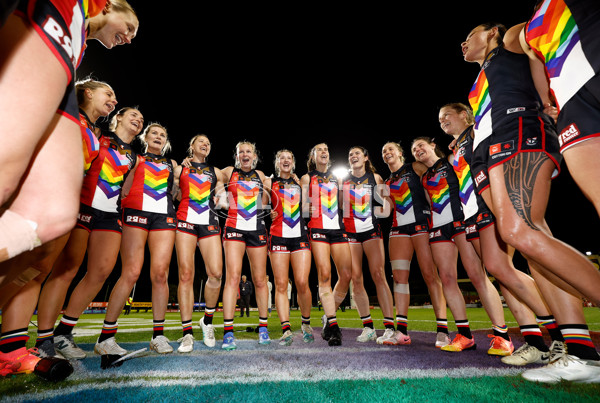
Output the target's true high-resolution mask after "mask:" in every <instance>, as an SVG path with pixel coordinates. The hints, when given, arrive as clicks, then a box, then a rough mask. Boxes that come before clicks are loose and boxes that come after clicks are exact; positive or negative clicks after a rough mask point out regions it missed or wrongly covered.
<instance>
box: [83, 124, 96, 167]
mask: <svg viewBox="0 0 600 403" xmlns="http://www.w3.org/2000/svg"><path fill="white" fill-rule="evenodd" d="M81 136H82V137H83V173H84V174H85V173H86V172H87V171H88V170H89V169H90V166H91V165H92V161H94V159H96V157H97V156H98V153H99V152H100V141H98V138H97V137H96V135H94V133H93V132H92V131H91V130H90V129H89V128H87V127H86V128H85V130H83V131H82V133H81Z"/></svg>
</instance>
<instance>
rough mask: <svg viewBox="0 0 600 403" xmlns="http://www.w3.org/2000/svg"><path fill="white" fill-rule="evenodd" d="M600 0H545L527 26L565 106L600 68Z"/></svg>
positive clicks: (529, 40) (531, 42) (532, 44)
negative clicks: (599, 0)
mask: <svg viewBox="0 0 600 403" xmlns="http://www.w3.org/2000/svg"><path fill="white" fill-rule="evenodd" d="M599 32H600V3H599V2H598V1H597V0H579V1H572V0H566V1H565V0H545V1H544V2H543V3H542V4H541V6H540V8H539V9H538V10H537V11H536V12H535V14H534V15H533V17H532V18H531V20H530V21H529V22H528V23H527V25H526V28H525V38H526V40H527V43H528V44H529V46H530V47H531V49H533V50H534V51H535V53H536V54H537V55H538V56H539V57H540V58H541V59H542V61H543V62H544V63H545V65H546V73H547V75H548V78H549V79H550V87H551V88H552V91H553V92H554V95H555V96H556V100H557V104H558V106H559V107H562V106H563V105H565V104H566V103H567V101H568V100H569V99H571V97H572V96H573V95H575V94H576V93H577V91H579V89H580V88H581V87H583V85H584V84H585V83H586V82H587V81H588V80H589V79H590V78H592V77H593V76H594V75H596V74H597V73H598V72H599V71H600V35H599Z"/></svg>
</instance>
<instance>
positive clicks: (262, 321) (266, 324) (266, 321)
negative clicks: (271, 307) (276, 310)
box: [258, 317, 269, 327]
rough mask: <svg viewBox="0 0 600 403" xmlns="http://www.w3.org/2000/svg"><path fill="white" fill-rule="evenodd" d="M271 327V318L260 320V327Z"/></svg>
mask: <svg viewBox="0 0 600 403" xmlns="http://www.w3.org/2000/svg"><path fill="white" fill-rule="evenodd" d="M268 325H269V318H261V317H259V318H258V327H267V326H268Z"/></svg>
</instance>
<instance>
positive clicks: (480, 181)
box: [469, 137, 490, 194]
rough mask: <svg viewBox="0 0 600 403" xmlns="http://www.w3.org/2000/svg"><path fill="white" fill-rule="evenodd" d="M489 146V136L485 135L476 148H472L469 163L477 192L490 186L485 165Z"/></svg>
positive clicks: (479, 192)
mask: <svg viewBox="0 0 600 403" xmlns="http://www.w3.org/2000/svg"><path fill="white" fill-rule="evenodd" d="M489 148H490V137H487V138H486V139H484V140H483V141H482V142H481V143H480V144H479V145H478V146H477V148H476V149H474V150H473V155H472V156H471V163H470V164H469V167H470V169H471V175H472V177H473V183H475V190H476V191H477V193H478V194H481V192H483V191H484V190H485V189H486V188H488V187H489V186H490V177H489V174H488V165H487V164H488V161H487V157H488V152H489Z"/></svg>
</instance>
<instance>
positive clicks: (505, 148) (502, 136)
mask: <svg viewBox="0 0 600 403" xmlns="http://www.w3.org/2000/svg"><path fill="white" fill-rule="evenodd" d="M477 148H479V147H477ZM488 151H489V153H488V156H487V162H488V164H487V166H488V170H490V169H492V168H493V167H495V166H497V165H500V164H502V163H505V162H506V161H508V160H509V159H511V158H512V157H514V156H515V155H517V154H519V153H522V152H543V153H545V154H546V155H547V156H548V157H549V158H550V159H551V160H552V162H554V165H555V166H556V171H555V173H554V174H553V175H552V177H555V176H556V175H558V173H559V171H560V162H561V161H562V157H561V155H560V152H559V146H558V135H557V133H556V126H555V125H554V123H553V122H552V121H551V119H550V117H549V116H547V115H544V114H542V115H540V116H520V117H518V118H516V119H512V120H510V122H508V123H507V124H505V125H504V126H503V127H502V128H500V129H497V130H495V131H494V133H493V134H492V136H491V139H490V143H489V147H488ZM476 174H478V172H476Z"/></svg>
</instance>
